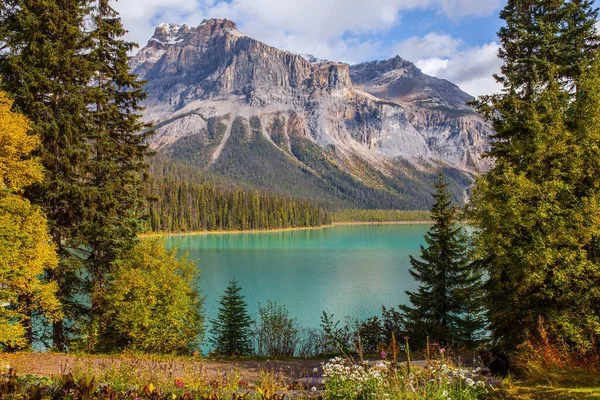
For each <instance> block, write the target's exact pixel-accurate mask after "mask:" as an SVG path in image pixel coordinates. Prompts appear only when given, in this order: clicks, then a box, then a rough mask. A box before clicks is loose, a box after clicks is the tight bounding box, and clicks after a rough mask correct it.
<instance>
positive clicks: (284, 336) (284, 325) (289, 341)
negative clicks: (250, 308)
mask: <svg viewBox="0 0 600 400" xmlns="http://www.w3.org/2000/svg"><path fill="white" fill-rule="evenodd" d="M259 318H260V319H259V321H258V324H257V325H256V327H255V329H254V340H255V344H256V353H257V354H259V355H264V356H269V357H293V356H294V355H295V353H296V350H297V349H298V347H299V344H300V329H299V328H298V326H297V324H296V321H295V320H294V319H293V318H290V316H289V313H288V311H287V309H286V308H285V307H284V306H282V305H279V304H277V302H274V301H271V300H269V301H268V302H267V304H266V305H265V306H262V305H261V306H260V307H259Z"/></svg>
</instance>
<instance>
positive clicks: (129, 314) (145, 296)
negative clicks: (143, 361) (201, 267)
mask: <svg viewBox="0 0 600 400" xmlns="http://www.w3.org/2000/svg"><path fill="white" fill-rule="evenodd" d="M110 278H111V280H110V287H109V289H108V290H107V291H106V293H105V294H104V296H103V302H104V321H105V322H104V324H105V325H104V326H103V327H101V329H102V332H103V334H102V335H101V336H100V337H101V343H100V347H104V349H103V350H104V351H107V350H108V351H110V350H113V351H114V350H121V349H126V348H129V349H132V350H136V351H142V352H146V353H163V354H164V353H177V354H187V353H190V352H191V351H192V350H193V349H194V348H195V347H196V346H197V345H199V344H200V343H201V341H202V339H203V336H204V326H203V323H204V314H203V300H204V299H203V298H202V297H201V296H200V292H199V291H198V289H197V287H198V285H197V283H198V271H197V269H196V266H195V264H194V262H192V261H188V260H187V258H185V257H183V258H177V257H176V249H173V250H170V251H167V250H166V248H165V245H164V242H163V241H161V240H158V239H152V240H143V241H140V242H139V243H138V244H137V245H136V246H135V247H134V248H133V249H132V250H131V251H130V252H129V253H128V254H126V255H125V256H124V257H123V259H121V260H118V261H117V262H116V263H115V270H114V272H113V273H112V274H111V277H110Z"/></svg>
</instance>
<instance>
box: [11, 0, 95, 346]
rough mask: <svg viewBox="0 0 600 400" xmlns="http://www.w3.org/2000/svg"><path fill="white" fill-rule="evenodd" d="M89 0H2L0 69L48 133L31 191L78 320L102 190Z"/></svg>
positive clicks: (62, 294)
mask: <svg viewBox="0 0 600 400" xmlns="http://www.w3.org/2000/svg"><path fill="white" fill-rule="evenodd" d="M88 14H89V8H88V6H87V3H86V2H85V1H83V0H73V1H62V0H48V1H38V0H28V1H22V0H6V1H3V2H1V3H0V43H2V47H3V50H2V51H1V52H0V75H2V77H3V81H2V86H3V87H4V88H5V89H6V91H7V92H8V93H10V94H11V95H12V96H13V98H14V100H15V102H14V108H15V109H16V110H18V111H20V112H22V113H23V114H25V115H26V116H27V117H28V118H29V119H30V121H31V124H32V125H31V127H32V133H33V134H35V135H38V136H39V137H40V139H41V146H40V147H39V156H40V160H41V162H42V164H43V166H44V167H45V169H46V170H47V179H45V180H44V181H43V182H41V183H39V184H37V185H35V186H33V187H32V188H31V189H30V190H28V191H27V193H26V195H27V197H28V198H29V199H31V201H32V202H34V203H37V204H39V205H40V206H41V207H42V209H43V211H44V212H45V214H46V216H47V218H48V222H49V226H50V235H51V237H52V241H53V242H54V244H55V246H56V248H57V250H58V254H59V257H60V263H59V266H58V268H55V269H53V270H52V276H51V278H52V280H54V281H55V282H57V284H58V291H57V296H58V298H59V299H60V300H61V303H62V304H63V310H64V312H65V317H66V318H67V319H69V320H77V319H78V318H79V315H80V312H81V311H83V310H82V305H81V301H79V302H78V301H76V299H77V298H78V296H79V295H80V294H81V293H82V291H83V290H84V285H83V282H81V280H80V279H79V277H80V276H82V274H81V270H82V267H83V264H82V260H83V258H84V257H83V256H82V254H81V253H80V252H79V249H80V247H81V246H82V245H85V244H86V240H85V237H84V232H85V229H86V223H87V222H88V221H89V211H90V208H89V206H88V205H89V203H88V199H89V198H90V196H91V194H92V192H93V191H94V187H93V182H92V181H91V180H90V176H89V171H88V168H87V164H88V161H89V160H90V158H91V152H92V149H91V147H90V132H91V128H92V124H91V123H90V122H91V121H90V118H89V111H90V109H89V106H90V102H91V99H90V88H89V84H90V82H91V81H92V77H93V72H94V68H93V65H92V64H91V62H90V60H89V55H88V54H86V48H88V47H89V44H88V43H87V41H88V35H86V34H85V32H83V30H82V27H83V26H85V22H86V16H87V15H88ZM64 333H65V324H63V323H62V322H60V321H57V322H56V323H55V324H54V345H55V346H56V347H57V348H59V349H65V347H66V337H65V334H64Z"/></svg>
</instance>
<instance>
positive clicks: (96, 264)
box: [84, 0, 152, 333]
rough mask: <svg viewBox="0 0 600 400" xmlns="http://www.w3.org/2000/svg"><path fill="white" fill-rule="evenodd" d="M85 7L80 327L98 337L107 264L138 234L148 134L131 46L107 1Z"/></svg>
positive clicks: (132, 244)
mask: <svg viewBox="0 0 600 400" xmlns="http://www.w3.org/2000/svg"><path fill="white" fill-rule="evenodd" d="M91 4H92V5H93V7H91V15H92V16H93V27H92V30H91V34H90V37H89V44H90V46H91V49H92V50H91V52H90V53H89V54H88V57H89V59H90V62H91V64H92V65H93V68H94V70H95V74H94V81H93V84H92V85H91V86H92V87H91V88H90V91H91V96H92V99H93V104H92V110H91V118H92V121H93V123H92V135H91V137H90V140H89V143H90V146H91V148H92V157H91V159H90V160H89V162H88V166H89V167H88V171H89V175H90V177H91V181H92V183H93V186H94V191H93V192H92V194H91V196H90V197H89V198H88V199H87V200H88V208H89V209H90V210H91V212H90V215H89V221H88V224H87V225H86V231H85V233H84V235H85V239H86V249H87V250H88V253H89V255H88V257H87V260H86V269H87V271H88V272H89V274H90V276H91V278H92V282H91V289H90V290H91V293H90V297H91V304H92V307H91V310H90V312H91V315H90V318H91V324H90V323H88V322H87V321H85V322H84V325H85V326H86V327H88V328H90V327H91V328H92V329H91V330H92V331H95V332H97V333H98V330H97V328H98V327H97V326H96V325H97V324H99V323H100V321H99V320H98V318H97V317H98V316H100V315H101V314H102V309H103V307H104V305H103V304H100V303H99V302H98V299H99V298H100V297H102V296H101V292H102V291H104V290H106V283H107V276H108V274H109V273H110V271H111V268H112V263H113V262H114V261H115V260H116V259H117V258H119V256H120V255H121V254H123V252H127V251H129V250H130V249H131V248H132V247H133V246H134V244H135V243H136V237H137V234H138V233H140V232H141V230H142V205H143V204H142V200H143V197H142V193H141V191H142V179H143V177H144V174H145V171H146V169H147V165H146V162H145V157H146V156H147V155H149V150H148V144H147V143H148V139H149V137H150V135H151V134H152V131H151V130H150V129H148V128H149V126H147V125H146V124H144V123H142V122H141V120H140V119H141V115H140V111H141V109H142V108H141V107H140V102H141V101H142V100H143V99H144V98H145V96H146V95H145V93H144V92H143V82H141V81H139V80H137V78H136V76H135V75H133V74H131V73H130V72H129V68H128V65H127V60H128V56H127V52H128V51H130V50H131V49H132V48H133V47H134V46H135V44H134V43H130V42H126V41H124V40H122V39H120V38H121V37H122V36H123V35H124V34H125V30H124V28H123V26H122V23H121V20H120V18H119V16H118V14H117V12H116V11H115V10H113V9H112V8H111V7H110V5H109V2H108V1H107V0H96V1H93V2H91ZM100 333H102V332H101V331H100Z"/></svg>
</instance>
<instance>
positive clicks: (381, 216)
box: [332, 210, 431, 222]
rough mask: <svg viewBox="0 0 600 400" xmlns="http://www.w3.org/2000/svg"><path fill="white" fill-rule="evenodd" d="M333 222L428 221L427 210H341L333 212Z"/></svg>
mask: <svg viewBox="0 0 600 400" xmlns="http://www.w3.org/2000/svg"><path fill="white" fill-rule="evenodd" d="M332 219H333V222H425V221H426V222H429V221H431V214H430V212H429V211H416V210H408V211H406V210H341V211H336V212H334V213H333V217H332Z"/></svg>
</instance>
